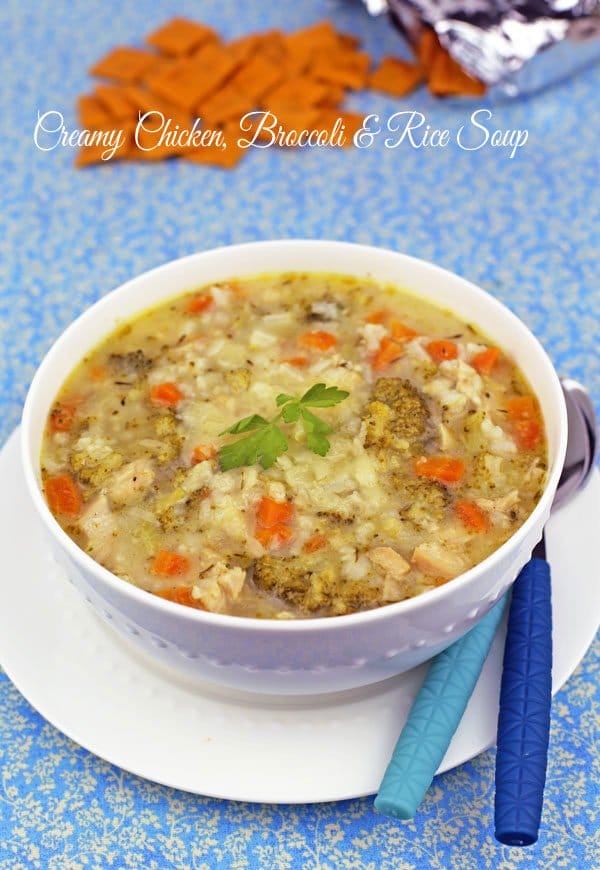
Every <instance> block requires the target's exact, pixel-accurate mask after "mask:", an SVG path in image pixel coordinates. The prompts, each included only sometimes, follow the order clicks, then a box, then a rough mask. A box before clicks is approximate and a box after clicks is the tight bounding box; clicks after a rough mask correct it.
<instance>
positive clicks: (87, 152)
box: [75, 123, 134, 168]
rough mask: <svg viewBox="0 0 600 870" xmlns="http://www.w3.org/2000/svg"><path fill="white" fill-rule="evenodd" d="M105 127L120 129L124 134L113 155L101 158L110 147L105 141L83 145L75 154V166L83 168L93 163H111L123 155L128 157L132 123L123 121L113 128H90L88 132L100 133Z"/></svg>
mask: <svg viewBox="0 0 600 870" xmlns="http://www.w3.org/2000/svg"><path fill="white" fill-rule="evenodd" d="M107 129H110V130H113V129H114V130H122V131H123V134H124V136H123V142H122V144H121V145H120V147H119V148H117V149H116V151H115V153H114V156H113V157H111V158H110V159H109V160H103V159H102V155H103V154H105V153H106V151H107V149H109V148H110V146H108V145H106V144H105V143H99V144H92V145H83V146H82V147H81V148H79V150H78V152H77V156H76V157H75V166H77V167H79V168H83V167H84V166H91V165H92V164H94V163H112V162H113V160H122V159H123V158H124V157H129V155H130V153H131V146H132V142H133V131H134V125H133V124H131V123H125V124H118V125H116V126H115V127H114V128H113V127H110V128H95V129H94V130H90V133H96V134H100V133H102V132H103V131H105V130H107Z"/></svg>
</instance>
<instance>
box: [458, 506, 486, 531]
mask: <svg viewBox="0 0 600 870" xmlns="http://www.w3.org/2000/svg"><path fill="white" fill-rule="evenodd" d="M454 510H455V512H456V515H457V517H458V518H459V520H460V521H461V523H462V524H463V525H464V526H466V527H467V528H468V529H471V531H473V532H485V531H486V530H487V529H489V527H490V521H489V518H488V515H487V514H486V513H485V511H482V510H481V508H480V507H479V505H477V504H475V502H474V501H466V500H465V499H461V500H460V501H457V502H456V503H455V505H454Z"/></svg>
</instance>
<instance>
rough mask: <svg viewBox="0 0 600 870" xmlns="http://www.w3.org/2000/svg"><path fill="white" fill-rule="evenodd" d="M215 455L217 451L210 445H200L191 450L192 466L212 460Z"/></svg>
mask: <svg viewBox="0 0 600 870" xmlns="http://www.w3.org/2000/svg"><path fill="white" fill-rule="evenodd" d="M216 455H217V451H216V450H215V448H214V447H213V446H212V444H200V445H199V446H198V447H194V449H193V450H192V465H198V463H199V462H204V461H205V460H206V459H212V458H213V456H216Z"/></svg>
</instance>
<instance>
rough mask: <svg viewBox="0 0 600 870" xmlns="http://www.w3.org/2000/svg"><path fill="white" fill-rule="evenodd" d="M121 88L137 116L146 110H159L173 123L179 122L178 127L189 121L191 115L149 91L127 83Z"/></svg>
mask: <svg viewBox="0 0 600 870" xmlns="http://www.w3.org/2000/svg"><path fill="white" fill-rule="evenodd" d="M123 90H124V93H125V95H126V97H127V99H129V100H130V101H131V102H132V104H133V105H134V106H135V109H136V113H137V117H138V118H139V115H140V114H141V115H144V114H146V113H147V112H161V114H162V115H163V116H164V117H165V118H170V119H171V121H172V122H173V123H174V124H179V126H180V127H182V126H185V125H187V124H189V123H190V122H191V115H190V114H189V113H188V112H184V111H182V110H181V109H180V108H179V107H178V106H174V105H173V103H170V102H168V100H163V99H162V98H161V97H158V96H157V95H156V94H153V93H152V92H151V91H147V90H145V89H144V88H138V87H136V86H135V85H128V86H127V87H125V88H124V89H123Z"/></svg>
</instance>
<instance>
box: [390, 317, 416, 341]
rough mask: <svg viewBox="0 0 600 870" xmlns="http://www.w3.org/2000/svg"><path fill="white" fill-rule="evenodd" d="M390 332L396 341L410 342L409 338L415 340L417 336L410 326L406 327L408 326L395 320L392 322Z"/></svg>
mask: <svg viewBox="0 0 600 870" xmlns="http://www.w3.org/2000/svg"><path fill="white" fill-rule="evenodd" d="M390 331H391V333H392V338H393V339H394V340H395V341H408V339H409V338H414V337H415V335H416V334H417V333H416V332H415V331H414V329H411V328H410V326H406V324H404V323H402V322H401V321H400V320H396V319H395V318H392V319H391V320H390Z"/></svg>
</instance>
